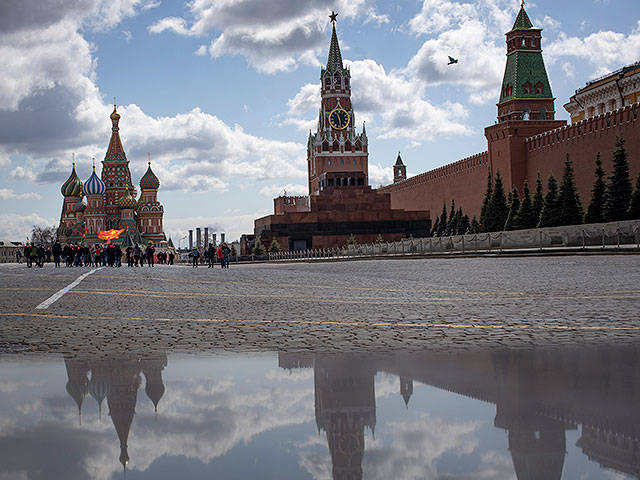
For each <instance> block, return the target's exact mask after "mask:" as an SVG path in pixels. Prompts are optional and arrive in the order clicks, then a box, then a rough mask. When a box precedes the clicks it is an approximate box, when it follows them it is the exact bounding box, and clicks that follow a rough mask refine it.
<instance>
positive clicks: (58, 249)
mask: <svg viewBox="0 0 640 480" xmlns="http://www.w3.org/2000/svg"><path fill="white" fill-rule="evenodd" d="M51 253H52V254H53V266H54V267H55V268H58V267H59V266H60V256H61V255H62V246H61V245H60V242H58V241H57V240H56V242H55V243H54V244H53V247H52V248H51Z"/></svg>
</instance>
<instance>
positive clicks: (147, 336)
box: [0, 255, 640, 354]
mask: <svg viewBox="0 0 640 480" xmlns="http://www.w3.org/2000/svg"><path fill="white" fill-rule="evenodd" d="M89 271H90V269H89V268H65V267H62V268H60V269H53V268H52V267H51V266H50V265H49V266H47V267H45V268H44V269H27V268H25V267H24V265H2V266H0V288H1V289H2V292H3V293H2V296H1V297H0V321H1V325H2V338H0V343H3V344H5V347H4V349H5V350H6V349H7V348H10V347H11V345H14V346H15V348H16V349H18V350H22V349H24V348H25V346H26V347H27V348H31V349H34V350H38V351H52V352H59V353H71V354H73V353H74V352H75V351H77V350H78V349H79V348H81V347H84V346H87V345H90V346H92V347H93V348H94V349H95V350H96V351H99V352H104V353H108V352H122V353H126V352H127V351H129V350H134V351H145V350H150V351H153V349H156V348H163V349H167V350H170V351H177V352H180V351H181V352H194V351H203V352H210V351H219V350H227V351H234V352H237V351H305V350H306V351H315V350H317V349H320V350H322V351H323V352H354V351H356V352H372V351H397V350H402V351H422V350H424V349H426V348H428V349H429V350H448V349H450V348H456V349H486V348H494V347H505V346H506V347H539V346H563V345H566V344H592V343H595V344H601V343H603V342H606V343H609V344H611V343H615V344H625V343H631V344H633V343H634V342H635V341H636V339H637V338H638V335H639V334H640V323H639V322H638V312H639V311H640V295H639V294H640V256H637V255H635V256H606V257H542V258H508V259H491V258H476V259H451V260H438V259H428V260H378V261H359V262H339V263H322V264H317V263H316V264H308V263H298V264H280V265H265V264H262V265H247V266H238V267H232V268H230V269H227V270H222V269H215V268H214V269H207V268H198V269H192V268H190V267H182V266H174V267H169V266H156V267H155V268H148V267H144V268H137V269H136V268H133V269H129V268H127V267H123V268H120V269H114V268H102V269H100V270H97V271H95V272H94V273H93V274H91V275H89V276H87V277H86V278H84V279H83V280H82V281H81V282H80V283H79V284H78V285H76V286H74V287H73V288H72V289H70V290H69V291H68V292H67V293H66V294H64V295H63V296H62V297H61V298H59V299H58V300H57V301H55V302H54V303H52V304H51V305H50V306H48V307H47V308H44V309H36V307H37V306H38V305H40V304H42V303H43V302H45V301H46V300H47V299H48V298H50V297H51V296H52V295H54V294H55V293H56V292H58V291H59V290H60V289H62V288H64V287H67V286H68V285H70V284H71V283H72V282H74V281H75V280H76V279H77V278H78V277H79V276H80V275H81V274H83V273H87V272H89ZM6 345H8V346H9V347H7V346H6Z"/></svg>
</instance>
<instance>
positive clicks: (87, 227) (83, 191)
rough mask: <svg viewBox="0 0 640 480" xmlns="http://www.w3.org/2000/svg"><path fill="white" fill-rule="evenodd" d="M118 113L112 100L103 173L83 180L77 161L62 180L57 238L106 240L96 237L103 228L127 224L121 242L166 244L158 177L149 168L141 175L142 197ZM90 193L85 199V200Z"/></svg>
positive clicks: (73, 240) (63, 239) (109, 228)
mask: <svg viewBox="0 0 640 480" xmlns="http://www.w3.org/2000/svg"><path fill="white" fill-rule="evenodd" d="M119 122H120V114H119V113H118V112H117V110H116V106H115V105H114V106H113V113H112V114H111V123H112V124H113V127H112V129H111V132H112V133H111V141H110V142H109V148H108V149H107V153H106V155H105V157H104V160H103V161H102V175H101V177H102V178H100V177H99V176H98V175H97V174H96V167H95V164H94V166H93V173H92V174H91V176H90V177H89V179H88V180H87V181H86V182H84V183H83V182H82V180H80V178H79V177H78V174H77V173H76V168H75V162H74V164H73V168H72V170H71V175H70V176H69V178H68V179H67V181H66V182H64V184H63V185H62V188H61V192H62V195H63V196H64V203H63V205H62V213H61V216H60V226H59V227H58V240H59V241H60V242H61V243H80V242H84V243H88V244H95V243H103V240H101V239H100V238H98V232H100V231H101V230H111V229H114V230H120V229H124V232H123V234H122V235H121V236H120V240H119V241H120V243H121V244H122V245H123V246H128V245H134V244H142V245H144V244H147V243H149V242H150V241H152V242H153V243H154V244H155V245H156V247H160V248H162V247H166V246H167V241H166V236H165V234H164V231H163V225H162V220H163V216H164V207H163V206H162V204H160V202H158V198H157V197H158V189H159V188H160V180H158V177H157V176H156V175H155V174H154V173H153V170H151V162H149V167H148V168H147V172H146V173H145V174H144V175H143V177H142V178H141V179H140V190H141V194H140V198H138V199H137V200H136V197H137V192H136V188H135V187H134V186H133V182H132V181H131V171H130V170H129V161H128V160H127V155H126V154H125V152H124V148H123V147H122V141H121V140H120V133H119V131H120V129H119V127H118V124H119ZM85 197H86V202H85Z"/></svg>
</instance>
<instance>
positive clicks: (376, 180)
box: [369, 163, 393, 188]
mask: <svg viewBox="0 0 640 480" xmlns="http://www.w3.org/2000/svg"><path fill="white" fill-rule="evenodd" d="M390 183H393V167H383V166H382V165H380V164H379V163H378V164H377V165H376V164H372V163H370V164H369V185H371V186H372V187H374V188H378V187H381V186H382V185H389V184H390Z"/></svg>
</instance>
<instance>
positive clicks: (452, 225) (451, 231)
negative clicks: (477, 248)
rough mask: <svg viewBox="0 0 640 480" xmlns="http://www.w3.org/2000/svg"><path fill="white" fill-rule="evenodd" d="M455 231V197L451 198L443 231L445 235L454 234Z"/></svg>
mask: <svg viewBox="0 0 640 480" xmlns="http://www.w3.org/2000/svg"><path fill="white" fill-rule="evenodd" d="M456 231H457V225H456V201H455V199H452V200H451V211H450V212H449V221H448V223H447V230H446V232H445V235H446V236H449V235H455V234H456Z"/></svg>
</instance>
